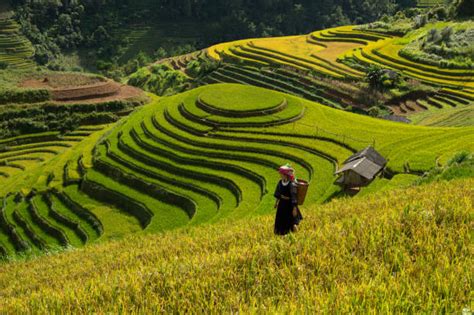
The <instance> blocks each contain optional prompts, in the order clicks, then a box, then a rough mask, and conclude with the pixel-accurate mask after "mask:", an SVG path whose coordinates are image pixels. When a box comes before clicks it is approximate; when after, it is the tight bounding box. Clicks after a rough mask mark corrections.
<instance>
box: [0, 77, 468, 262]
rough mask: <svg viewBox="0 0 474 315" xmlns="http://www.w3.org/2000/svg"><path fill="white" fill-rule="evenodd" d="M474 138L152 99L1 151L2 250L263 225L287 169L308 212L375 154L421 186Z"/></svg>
mask: <svg viewBox="0 0 474 315" xmlns="http://www.w3.org/2000/svg"><path fill="white" fill-rule="evenodd" d="M367 134H370V137H368V136H367ZM473 137H474V133H473V128H472V127H464V128H426V127H415V126H408V125H400V124H397V123H391V122H387V121H383V120H377V119H373V118H368V117H361V116H359V115H355V114H351V113H346V112H342V111H339V110H337V109H332V108H329V107H327V106H323V105H320V104H318V103H314V102H311V101H308V100H305V99H302V98H298V97H294V96H291V95H288V94H284V93H279V92H275V91H272V90H267V89H263V88H259V87H251V86H248V85H238V84H213V85H209V86H204V87H201V88H197V89H195V90H192V91H189V92H186V93H183V94H179V95H176V96H171V97H164V98H159V99H157V98H155V97H153V99H152V102H151V103H150V104H148V105H146V106H144V107H142V108H140V109H137V110H135V112H134V113H133V114H131V115H130V116H129V117H127V118H124V119H122V120H121V121H120V122H119V123H116V124H112V125H107V126H102V127H82V128H81V129H79V130H76V131H74V132H73V133H70V134H65V135H59V134H58V133H54V132H53V133H47V134H38V135H35V136H31V137H29V136H21V137H18V138H13V139H5V140H2V142H1V147H2V150H1V152H0V176H2V178H3V179H2V184H3V185H2V187H0V195H1V196H3V199H4V206H3V208H2V213H4V215H5V219H4V226H5V228H3V229H2V235H3V236H2V244H3V243H5V244H3V245H2V247H4V248H6V252H7V253H9V254H14V253H16V252H28V251H30V250H31V251H33V252H35V251H42V250H45V249H55V248H60V247H65V246H73V247H80V246H82V245H84V244H87V243H90V242H95V241H102V240H108V239H113V238H117V237H122V236H124V235H128V234H135V233H137V232H140V233H141V232H144V233H157V232H163V231H166V230H170V229H175V228H179V227H184V226H194V225H202V224H209V223H214V222H218V221H221V220H223V219H226V220H230V219H232V220H235V219H240V218H243V217H247V216H249V215H254V214H265V213H268V212H269V211H271V210H272V207H271V204H272V202H273V196H272V194H271V191H272V186H273V185H274V183H275V182H276V181H277V180H278V174H276V172H275V169H276V168H277V167H278V166H279V165H281V164H285V163H287V162H289V163H291V164H292V165H294V166H295V167H296V168H297V170H298V174H297V175H298V177H299V178H302V179H306V180H309V181H311V182H312V183H313V184H312V185H311V187H310V191H309V196H308V198H307V203H308V204H310V205H311V204H318V203H321V202H324V201H326V200H328V198H330V197H331V196H333V195H334V194H335V193H337V192H338V191H339V189H340V188H338V187H337V186H335V185H334V184H333V182H334V180H335V176H334V171H335V169H336V168H337V167H339V166H340V165H341V163H342V162H343V161H344V160H345V159H346V158H347V157H348V156H349V155H351V154H352V153H354V152H356V151H357V150H360V149H362V148H364V147H366V146H368V145H375V147H376V149H377V150H379V151H380V152H381V153H382V154H383V155H384V156H385V157H386V158H387V159H388V160H389V163H388V170H389V171H390V172H391V173H392V174H393V175H396V176H395V177H394V178H393V179H392V180H393V182H392V181H391V180H390V179H389V178H387V179H385V182H391V183H392V185H393V187H397V186H404V185H405V184H406V183H407V181H406V180H405V181H401V182H400V181H395V179H396V178H401V177H397V176H399V175H397V174H400V176H401V175H403V174H407V175H410V174H411V175H410V176H412V177H406V179H409V178H411V181H414V179H415V178H416V175H417V174H419V173H420V172H424V171H428V170H429V169H430V168H432V167H434V166H436V165H437V164H438V163H441V164H443V163H445V162H446V161H447V159H448V158H450V157H451V156H452V155H453V154H454V153H456V152H459V151H463V150H467V151H472V150H473V149H474V148H473V143H474V138H473ZM453 139H456V140H455V141H453ZM397 183H399V184H397ZM377 187H378V186H377V185H375V186H374V188H373V190H374V191H376V190H378V188H377ZM387 187H388V186H387ZM18 231H20V232H18Z"/></svg>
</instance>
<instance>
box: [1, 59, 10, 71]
mask: <svg viewBox="0 0 474 315" xmlns="http://www.w3.org/2000/svg"><path fill="white" fill-rule="evenodd" d="M7 68H8V62H6V61H0V70H5V69H7Z"/></svg>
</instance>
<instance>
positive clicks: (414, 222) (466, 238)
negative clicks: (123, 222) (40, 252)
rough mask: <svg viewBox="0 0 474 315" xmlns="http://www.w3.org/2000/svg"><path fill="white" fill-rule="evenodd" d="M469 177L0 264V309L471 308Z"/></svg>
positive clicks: (473, 226) (473, 221)
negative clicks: (278, 223)
mask: <svg viewBox="0 0 474 315" xmlns="http://www.w3.org/2000/svg"><path fill="white" fill-rule="evenodd" d="M473 202H474V180H473V179H467V180H458V181H453V182H439V183H434V184H431V185H429V186H419V187H414V188H410V189H408V190H406V191H400V190H395V191H390V192H385V193H383V194H382V193H381V194H376V195H371V196H368V197H364V198H357V199H353V200H349V199H341V200H336V201H332V202H330V203H328V204H325V205H315V206H312V207H310V208H303V209H302V211H303V215H304V216H305V219H304V221H303V223H302V226H301V229H300V231H299V232H298V233H296V234H290V235H287V236H285V237H275V236H274V235H273V231H272V223H273V221H272V220H273V216H272V215H265V216H256V217H254V218H253V219H252V220H248V219H247V220H240V221H232V222H226V221H222V222H220V223H217V224H212V225H205V226H201V227H193V228H186V229H181V230H177V231H173V232H165V233H163V234H159V235H147V236H140V235H136V236H133V237H130V238H127V239H124V240H120V241H113V242H108V243H102V244H99V245H92V246H88V247H85V248H83V249H78V250H71V251H67V252H63V253H59V254H54V253H52V254H51V255H46V256H42V257H38V258H36V259H27V260H24V261H23V260H19V261H13V262H8V263H5V264H4V265H2V268H1V269H0V296H2V299H0V313H2V314H13V313H18V314H25V313H35V314H37V313H39V314H50V313H98V314H104V313H122V312H127V313H140V314H144V313H161V312H164V313H204V312H205V313H231V312H240V313H298V312H301V313H303V312H305V313H331V314H335V313H344V314H348V313H356V314H369V313H370V314H374V313H403V314H420V313H425V314H428V313H430V314H433V313H435V314H438V313H443V314H461V313H462V310H463V309H465V310H467V311H468V310H469V309H470V310H472V309H473V308H474V304H473V301H474V295H473V294H474V293H473V290H472V288H473V281H474V277H473V276H474V267H473V264H472V257H473V254H474V244H473V233H472V231H473V230H474V216H473Z"/></svg>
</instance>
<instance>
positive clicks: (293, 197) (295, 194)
mask: <svg viewBox="0 0 474 315" xmlns="http://www.w3.org/2000/svg"><path fill="white" fill-rule="evenodd" d="M290 193H291V204H292V205H293V216H294V217H296V216H297V215H298V187H297V186H296V183H291V187H290Z"/></svg>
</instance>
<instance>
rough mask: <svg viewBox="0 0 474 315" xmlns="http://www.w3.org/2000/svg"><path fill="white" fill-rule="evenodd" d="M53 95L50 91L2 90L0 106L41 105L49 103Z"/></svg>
mask: <svg viewBox="0 0 474 315" xmlns="http://www.w3.org/2000/svg"><path fill="white" fill-rule="evenodd" d="M50 98H51V95H50V93H49V91H48V90H41V89H36V90H33V89H31V90H30V89H8V90H0V104H8V103H17V104H21V103H40V102H45V101H48V100H49V99H50Z"/></svg>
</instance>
